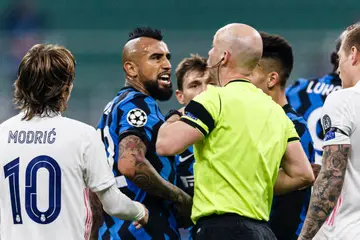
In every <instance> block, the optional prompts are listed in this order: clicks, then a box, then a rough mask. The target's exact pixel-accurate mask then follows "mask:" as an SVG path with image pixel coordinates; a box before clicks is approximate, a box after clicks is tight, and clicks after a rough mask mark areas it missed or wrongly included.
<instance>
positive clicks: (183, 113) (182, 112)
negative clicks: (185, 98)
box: [178, 107, 185, 115]
mask: <svg viewBox="0 0 360 240" xmlns="http://www.w3.org/2000/svg"><path fill="white" fill-rule="evenodd" d="M178 111H179V112H180V113H181V114H182V115H185V107H182V108H180V109H179V110H178Z"/></svg>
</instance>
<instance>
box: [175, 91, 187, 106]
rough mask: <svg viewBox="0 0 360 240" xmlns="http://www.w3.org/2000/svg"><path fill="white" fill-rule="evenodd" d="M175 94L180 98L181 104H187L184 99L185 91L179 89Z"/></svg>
mask: <svg viewBox="0 0 360 240" xmlns="http://www.w3.org/2000/svg"><path fill="white" fill-rule="evenodd" d="M175 95H176V99H177V100H178V102H179V103H180V104H182V105H184V104H185V101H184V94H183V92H182V91H180V90H178V89H177V90H176V91H175Z"/></svg>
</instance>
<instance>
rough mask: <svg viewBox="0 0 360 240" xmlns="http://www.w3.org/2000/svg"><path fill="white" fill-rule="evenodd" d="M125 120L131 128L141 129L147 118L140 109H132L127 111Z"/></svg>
mask: <svg viewBox="0 0 360 240" xmlns="http://www.w3.org/2000/svg"><path fill="white" fill-rule="evenodd" d="M126 120H127V122H128V123H129V124H130V125H131V126H134V127H143V126H145V124H146V122H147V120H148V116H147V115H146V113H145V112H144V111H143V110H141V109H140V108H134V109H131V110H130V111H129V113H128V114H127V116H126Z"/></svg>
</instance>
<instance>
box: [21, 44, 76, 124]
mask: <svg viewBox="0 0 360 240" xmlns="http://www.w3.org/2000/svg"><path fill="white" fill-rule="evenodd" d="M74 78H75V58H74V56H73V55H72V54H71V52H70V51H69V50H68V49H66V48H65V47H62V46H58V45H52V44H37V45H34V46H33V47H32V48H31V49H30V50H29V51H28V52H27V53H26V54H25V56H24V58H23V59H22V61H21V63H20V65H19V68H18V77H17V79H16V81H15V84H14V87H15V90H14V102H15V104H16V105H17V108H18V109H20V110H23V111H24V112H25V116H24V117H23V120H31V119H32V118H33V117H34V116H35V115H41V116H49V115H50V114H51V113H53V112H63V111H65V109H66V100H67V99H64V91H66V88H67V87H68V86H69V85H70V84H71V83H72V82H73V81H74Z"/></svg>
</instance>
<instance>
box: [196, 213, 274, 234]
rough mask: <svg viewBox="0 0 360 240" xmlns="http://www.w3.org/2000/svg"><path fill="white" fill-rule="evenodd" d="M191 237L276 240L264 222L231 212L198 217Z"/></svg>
mask: <svg viewBox="0 0 360 240" xmlns="http://www.w3.org/2000/svg"><path fill="white" fill-rule="evenodd" d="M192 237H193V239H194V240H215V239H216V240H219V239H220V240H231V239H236V240H239V239H241V240H276V237H275V235H274V233H273V232H272V231H271V229H270V228H269V227H268V225H267V223H266V222H264V221H257V220H253V219H250V218H246V217H242V216H240V215H238V214H233V213H226V214H222V215H211V216H207V217H202V218H200V219H199V220H198V221H197V224H196V226H195V227H194V229H193V234H192Z"/></svg>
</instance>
